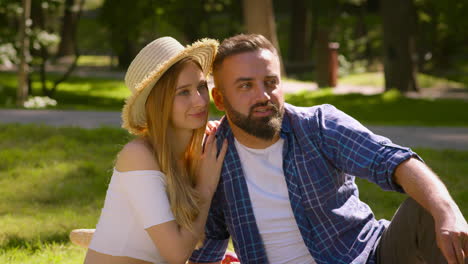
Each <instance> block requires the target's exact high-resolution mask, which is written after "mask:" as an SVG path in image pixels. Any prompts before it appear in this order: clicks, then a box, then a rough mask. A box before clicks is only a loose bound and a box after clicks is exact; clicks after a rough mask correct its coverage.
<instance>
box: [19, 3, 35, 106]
mask: <svg viewBox="0 0 468 264" xmlns="http://www.w3.org/2000/svg"><path fill="white" fill-rule="evenodd" d="M22 7H23V12H22V16H21V20H20V30H19V41H20V43H21V44H20V64H19V66H18V91H17V97H16V105H17V106H19V107H22V106H23V104H24V102H25V101H26V98H27V97H28V75H29V65H28V60H29V36H28V29H29V26H30V23H31V22H30V15H31V0H23V1H22Z"/></svg>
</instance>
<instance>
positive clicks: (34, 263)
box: [0, 243, 86, 264]
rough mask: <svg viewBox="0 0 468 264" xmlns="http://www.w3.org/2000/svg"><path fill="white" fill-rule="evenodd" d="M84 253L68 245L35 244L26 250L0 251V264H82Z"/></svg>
mask: <svg viewBox="0 0 468 264" xmlns="http://www.w3.org/2000/svg"><path fill="white" fill-rule="evenodd" d="M85 252H86V251H85V249H83V248H79V247H77V246H74V245H70V244H68V245H64V244H59V243H52V244H42V243H37V244H33V245H29V246H28V247H27V248H13V249H9V250H0V263H18V264H19V263H28V264H78V263H83V261H84V255H85Z"/></svg>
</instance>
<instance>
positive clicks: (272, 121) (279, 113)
mask: <svg viewBox="0 0 468 264" xmlns="http://www.w3.org/2000/svg"><path fill="white" fill-rule="evenodd" d="M259 106H267V107H269V108H270V109H271V110H272V111H273V115H271V116H266V117H261V118H254V117H252V113H253V111H254V109H255V108H256V107H259ZM224 107H225V108H226V113H227V115H228V116H229V119H230V120H231V121H232V122H233V123H234V124H235V125H236V126H238V127H239V128H240V129H242V130H244V131H245V132H246V133H247V134H249V135H252V136H254V137H257V138H260V139H264V140H271V139H273V137H274V136H275V135H276V133H279V131H280V130H281V123H282V121H283V114H284V108H280V107H279V106H278V105H275V104H273V103H272V102H270V101H268V102H265V103H257V104H254V105H252V106H251V107H250V110H249V115H248V116H245V115H244V114H242V113H239V112H237V111H236V110H234V108H233V107H232V106H231V104H230V103H229V101H228V100H227V99H226V97H224Z"/></svg>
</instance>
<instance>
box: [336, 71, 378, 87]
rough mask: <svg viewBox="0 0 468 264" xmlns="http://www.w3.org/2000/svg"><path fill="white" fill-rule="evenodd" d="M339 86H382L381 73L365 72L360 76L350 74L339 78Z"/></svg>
mask: <svg viewBox="0 0 468 264" xmlns="http://www.w3.org/2000/svg"><path fill="white" fill-rule="evenodd" d="M338 83H339V84H350V85H358V86H375V87H383V86H384V76H383V73H382V72H366V73H360V74H351V75H347V76H344V77H341V78H339V80H338Z"/></svg>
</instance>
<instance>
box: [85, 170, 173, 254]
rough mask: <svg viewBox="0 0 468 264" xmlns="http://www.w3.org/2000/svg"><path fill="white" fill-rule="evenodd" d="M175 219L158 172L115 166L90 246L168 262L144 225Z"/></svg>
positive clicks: (107, 251)
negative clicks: (117, 167) (120, 168)
mask: <svg viewBox="0 0 468 264" xmlns="http://www.w3.org/2000/svg"><path fill="white" fill-rule="evenodd" d="M171 220H174V216H173V214H172V211H171V207H170V205H169V200H168V198H167V195H166V182H165V176H164V174H163V173H162V172H160V171H155V170H140V171H128V172H119V171H117V170H116V169H114V173H113V174H112V178H111V181H110V184H109V187H108V189H107V194H106V199H105V202H104V207H103V208H102V211H101V217H100V218H99V222H98V224H97V226H96V231H95V233H94V235H93V238H92V240H91V243H90V245H89V248H90V249H93V250H95V251H97V252H100V253H104V254H108V255H112V256H127V257H132V258H136V259H141V260H145V261H149V262H153V263H167V262H166V261H165V260H164V259H163V258H162V257H161V255H160V254H159V251H158V249H157V248H156V246H155V245H154V243H153V241H152V240H151V238H150V236H149V234H148V233H147V232H146V230H145V229H146V228H148V227H151V226H154V225H158V224H162V223H165V222H168V221H171Z"/></svg>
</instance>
